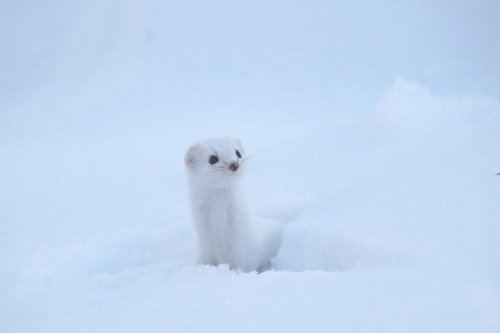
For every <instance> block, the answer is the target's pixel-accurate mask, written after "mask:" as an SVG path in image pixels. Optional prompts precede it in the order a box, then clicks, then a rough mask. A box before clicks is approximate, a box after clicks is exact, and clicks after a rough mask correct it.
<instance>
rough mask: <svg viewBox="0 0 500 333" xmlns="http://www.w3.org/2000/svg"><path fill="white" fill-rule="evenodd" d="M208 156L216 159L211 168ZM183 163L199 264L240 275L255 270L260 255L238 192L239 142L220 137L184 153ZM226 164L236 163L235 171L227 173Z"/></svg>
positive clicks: (240, 169) (241, 148)
mask: <svg viewBox="0 0 500 333" xmlns="http://www.w3.org/2000/svg"><path fill="white" fill-rule="evenodd" d="M236 150H238V151H239V152H240V154H241V155H242V157H241V158H238V156H237V155H236ZM211 155H215V156H217V157H218V158H219V162H218V163H216V164H214V165H211V164H210V163H209V158H210V156H211ZM185 162H186V166H187V170H188V180H189V188H190V194H191V208H192V217H193V220H194V224H195V227H196V231H197V236H198V261H199V263H201V264H208V265H217V264H229V266H230V267H231V268H232V269H241V270H242V271H244V272H249V271H253V270H256V269H258V268H259V261H260V260H259V257H260V255H259V250H258V246H257V243H256V238H255V235H254V230H253V228H252V225H251V223H250V218H249V216H248V214H247V212H246V210H245V207H244V204H243V202H242V200H241V198H240V196H239V191H238V181H239V179H240V176H241V173H242V171H243V170H244V169H245V163H244V162H245V152H244V150H243V147H242V146H241V143H240V141H239V140H238V139H236V138H221V139H212V140H206V141H203V142H200V143H198V144H195V145H193V146H192V147H191V148H190V149H189V150H188V152H187V154H186V158H185ZM230 163H239V168H238V170H237V171H232V170H230V168H229V165H230Z"/></svg>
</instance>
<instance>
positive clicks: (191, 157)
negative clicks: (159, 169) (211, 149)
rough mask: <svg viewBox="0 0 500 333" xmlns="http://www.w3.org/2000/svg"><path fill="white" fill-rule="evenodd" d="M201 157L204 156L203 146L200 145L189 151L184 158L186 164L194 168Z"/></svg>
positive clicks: (192, 147)
mask: <svg viewBox="0 0 500 333" xmlns="http://www.w3.org/2000/svg"><path fill="white" fill-rule="evenodd" d="M201 155H202V147H201V145H199V144H197V145H193V146H191V147H190V148H189V149H188V151H187V153H186V156H185V157H184V162H185V163H186V165H187V166H188V167H190V168H192V167H194V166H195V164H196V162H197V161H199V160H200V157H201Z"/></svg>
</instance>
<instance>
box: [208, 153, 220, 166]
mask: <svg viewBox="0 0 500 333" xmlns="http://www.w3.org/2000/svg"><path fill="white" fill-rule="evenodd" d="M217 162H219V158H218V157H217V156H215V155H211V156H210V157H209V158H208V163H210V164H212V165H214V164H215V163H217Z"/></svg>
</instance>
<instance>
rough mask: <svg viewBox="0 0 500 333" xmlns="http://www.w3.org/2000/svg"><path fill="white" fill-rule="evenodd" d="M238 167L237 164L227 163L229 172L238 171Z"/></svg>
mask: <svg viewBox="0 0 500 333" xmlns="http://www.w3.org/2000/svg"><path fill="white" fill-rule="evenodd" d="M239 167H240V165H239V164H238V162H231V163H229V170H231V171H233V172H234V171H236V170H238V168H239Z"/></svg>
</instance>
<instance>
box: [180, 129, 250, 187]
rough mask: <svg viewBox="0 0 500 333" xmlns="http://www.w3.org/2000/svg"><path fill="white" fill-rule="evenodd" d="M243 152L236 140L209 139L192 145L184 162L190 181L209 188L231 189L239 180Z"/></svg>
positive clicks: (243, 157) (243, 156)
mask: <svg viewBox="0 0 500 333" xmlns="http://www.w3.org/2000/svg"><path fill="white" fill-rule="evenodd" d="M244 161H245V151H244V150H243V147H242V146H241V142H240V140H238V139H237V138H220V139H210V140H205V141H202V142H199V143H197V144H194V145H193V146H191V148H189V150H188V151H187V153H186V157H185V162H186V166H187V169H188V172H189V174H190V176H191V179H193V180H195V181H196V182H197V183H198V184H200V185H203V186H206V187H210V188H226V187H231V186H232V185H234V183H235V182H236V181H237V180H238V179H239V178H240V175H241V172H242V171H243V164H244Z"/></svg>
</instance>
